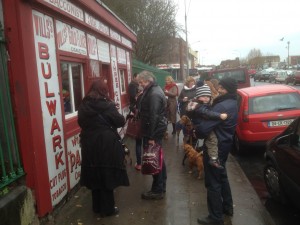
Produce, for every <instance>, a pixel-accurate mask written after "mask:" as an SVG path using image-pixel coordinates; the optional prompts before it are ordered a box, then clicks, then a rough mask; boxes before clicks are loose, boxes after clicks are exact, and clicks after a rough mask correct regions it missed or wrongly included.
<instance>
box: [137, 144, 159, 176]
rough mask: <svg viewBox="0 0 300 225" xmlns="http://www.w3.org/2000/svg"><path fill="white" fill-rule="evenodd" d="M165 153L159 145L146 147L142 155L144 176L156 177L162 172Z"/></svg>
mask: <svg viewBox="0 0 300 225" xmlns="http://www.w3.org/2000/svg"><path fill="white" fill-rule="evenodd" d="M162 164H163V151H162V147H161V145H159V144H155V145H148V146H147V147H144V149H143V154H142V169H141V172H142V174H145V175H155V174H158V173H159V172H160V171H161V170H162Z"/></svg>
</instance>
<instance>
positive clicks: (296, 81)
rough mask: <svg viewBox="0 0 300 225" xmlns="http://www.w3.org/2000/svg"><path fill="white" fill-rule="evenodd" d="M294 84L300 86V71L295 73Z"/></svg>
mask: <svg viewBox="0 0 300 225" xmlns="http://www.w3.org/2000/svg"><path fill="white" fill-rule="evenodd" d="M293 84H294V85H297V84H300V71H295V74H294V83H293Z"/></svg>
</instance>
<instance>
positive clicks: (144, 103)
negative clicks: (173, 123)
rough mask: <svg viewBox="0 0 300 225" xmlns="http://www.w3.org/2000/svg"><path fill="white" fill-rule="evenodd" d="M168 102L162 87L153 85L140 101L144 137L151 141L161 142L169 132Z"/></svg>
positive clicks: (147, 88)
mask: <svg viewBox="0 0 300 225" xmlns="http://www.w3.org/2000/svg"><path fill="white" fill-rule="evenodd" d="M166 107H167V101H166V97H165V94H164V92H163V90H162V89H161V87H160V86H158V85H157V84H154V83H151V84H150V85H149V86H148V87H146V88H145V90H144V92H143V95H142V96H141V99H140V100H139V117H140V119H141V129H142V136H143V137H146V138H148V139H151V140H161V139H162V138H163V136H164V133H165V132H166V130H167V125H168V123H167V118H166Z"/></svg>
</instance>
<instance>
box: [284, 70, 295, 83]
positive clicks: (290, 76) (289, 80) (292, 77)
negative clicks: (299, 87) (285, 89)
mask: <svg viewBox="0 0 300 225" xmlns="http://www.w3.org/2000/svg"><path fill="white" fill-rule="evenodd" d="M286 73H287V77H286V78H285V84H289V83H292V84H293V83H294V80H295V71H294V70H287V71H286Z"/></svg>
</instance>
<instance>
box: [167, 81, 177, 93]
mask: <svg viewBox="0 0 300 225" xmlns="http://www.w3.org/2000/svg"><path fill="white" fill-rule="evenodd" d="M172 87H176V90H177V93H176V95H178V87H177V85H176V83H170V84H166V85H165V90H166V91H169V90H170V89H171V88H172Z"/></svg>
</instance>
